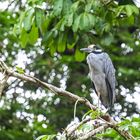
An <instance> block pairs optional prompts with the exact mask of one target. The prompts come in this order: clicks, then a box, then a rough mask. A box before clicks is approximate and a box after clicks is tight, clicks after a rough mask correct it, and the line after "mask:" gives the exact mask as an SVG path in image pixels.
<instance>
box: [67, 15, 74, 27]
mask: <svg viewBox="0 0 140 140" xmlns="http://www.w3.org/2000/svg"><path fill="white" fill-rule="evenodd" d="M72 23H73V13H71V14H69V15H66V16H65V25H66V26H68V27H70V26H72Z"/></svg>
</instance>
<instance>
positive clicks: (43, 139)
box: [36, 135, 56, 140]
mask: <svg viewBox="0 0 140 140" xmlns="http://www.w3.org/2000/svg"><path fill="white" fill-rule="evenodd" d="M55 137H56V135H42V136H39V137H38V138H37V139H36V140H54V138H55Z"/></svg>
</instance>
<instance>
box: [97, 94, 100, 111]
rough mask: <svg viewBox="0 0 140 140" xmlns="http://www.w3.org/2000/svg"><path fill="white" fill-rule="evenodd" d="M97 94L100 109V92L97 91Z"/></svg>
mask: <svg viewBox="0 0 140 140" xmlns="http://www.w3.org/2000/svg"><path fill="white" fill-rule="evenodd" d="M97 94H98V109H99V110H100V92H97Z"/></svg>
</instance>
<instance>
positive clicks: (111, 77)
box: [103, 53, 116, 102]
mask: <svg viewBox="0 0 140 140" xmlns="http://www.w3.org/2000/svg"><path fill="white" fill-rule="evenodd" d="M103 55H104V57H103V58H104V59H103V63H104V72H105V75H106V84H107V87H108V88H111V91H112V93H111V94H110V95H109V96H110V98H113V99H112V100H113V102H114V100H115V86H116V78H115V68H114V66H113V64H112V61H111V59H110V57H109V55H108V54H107V53H103ZM108 84H109V85H108Z"/></svg>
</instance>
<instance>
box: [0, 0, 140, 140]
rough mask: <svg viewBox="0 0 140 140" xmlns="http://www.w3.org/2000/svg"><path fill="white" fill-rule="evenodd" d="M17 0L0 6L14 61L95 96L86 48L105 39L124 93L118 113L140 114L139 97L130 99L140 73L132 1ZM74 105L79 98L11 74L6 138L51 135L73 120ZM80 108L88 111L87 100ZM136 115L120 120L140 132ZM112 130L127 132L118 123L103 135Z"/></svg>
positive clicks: (0, 45) (0, 28)
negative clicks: (32, 83) (63, 96)
mask: <svg viewBox="0 0 140 140" xmlns="http://www.w3.org/2000/svg"><path fill="white" fill-rule="evenodd" d="M13 4H14V5H13V6H14V9H12V10H6V11H1V14H0V21H1V23H0V32H1V34H0V56H1V58H2V59H3V60H5V61H6V63H7V64H9V65H10V66H11V67H16V68H15V70H16V71H18V72H19V73H22V74H24V73H29V71H30V72H31V71H32V72H31V73H30V74H31V75H34V76H36V77H38V78H40V79H41V80H44V81H45V82H48V83H51V84H54V85H56V86H58V87H61V88H66V89H67V90H69V91H71V92H74V93H75V94H77V95H80V96H83V97H86V98H88V99H90V100H91V97H90V94H89V93H90V90H89V89H90V88H91V84H90V80H89V79H88V78H87V77H86V75H87V74H88V68H87V64H86V63H85V61H84V60H85V57H86V55H85V54H84V53H81V52H80V51H79V49H80V48H82V47H85V46H87V45H89V44H90V43H95V44H98V45H99V46H101V47H102V49H103V50H105V51H106V52H107V53H108V54H109V55H110V56H111V58H112V61H113V63H114V65H115V67H116V76H117V81H118V86H117V100H116V104H115V107H114V108H115V109H114V110H113V111H112V115H118V116H119V117H120V118H121V117H122V116H124V117H126V116H129V117H130V116H133V114H134V115H137V116H139V109H138V108H137V106H136V104H135V103H134V102H132V101H131V102H130V101H127V100H126V96H127V95H130V96H133V95H134V94H135V92H136V90H135V88H136V87H135V86H137V87H139V81H140V74H139V63H140V45H139V44H140V40H139V31H140V25H139V22H140V14H139V9H138V8H137V7H136V6H135V5H134V4H133V3H132V1H124V0H123V1H120V2H119V3H116V1H110V2H109V3H108V2H107V3H106V1H104V0H86V1H85V0H57V1H56V0H53V1H50V0H48V1H47V2H46V1H44V0H27V1H26V3H22V2H21V1H17V0H16V1H15V2H14V3H13ZM44 4H45V5H46V6H45V7H44V6H43V5H44ZM9 9H10V7H9ZM16 9H19V10H16ZM23 56H26V57H23ZM19 60H20V61H19ZM82 61H83V62H82ZM23 64H24V65H23ZM73 107H74V103H73V102H71V101H70V100H68V99H64V98H62V97H61V98H59V97H58V96H56V95H54V94H53V93H51V92H50V91H47V90H44V89H41V88H38V87H35V86H33V85H30V84H28V83H24V82H21V81H19V80H15V79H13V80H10V82H9V83H8V85H7V87H6V89H5V90H4V92H3V95H2V97H1V101H0V114H1V115H0V130H1V131H0V139H5V140H12V139H13V140H16V139H21V140H22V139H27V140H28V139H29V140H30V139H33V137H34V138H37V137H38V136H40V135H46V136H45V137H51V136H50V135H51V134H56V133H57V131H59V130H62V128H64V127H65V126H66V125H67V124H68V123H69V122H70V121H71V120H72V117H73ZM77 108H78V109H77V110H78V111H77V114H76V115H77V117H79V118H81V116H82V115H84V114H85V112H87V108H85V107H84V106H82V105H78V106H77ZM123 114H125V115H123ZM39 118H41V119H39ZM136 120H137V118H132V120H129V121H128V120H124V122H125V121H126V124H120V125H121V126H123V127H124V128H127V129H129V131H130V132H131V133H132V135H133V136H135V137H136V138H138V137H140V136H139V127H135V125H134V124H135V123H136ZM122 123H123V122H122ZM138 124H139V120H138V121H137V124H136V126H138ZM128 125H129V126H128ZM105 135H106V136H105ZM111 136H113V138H116V139H117V138H118V139H119V138H120V137H119V136H118V135H117V133H115V132H114V131H113V130H107V132H105V133H104V134H101V136H100V137H104V138H105V137H109V138H110V137H111Z"/></svg>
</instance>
